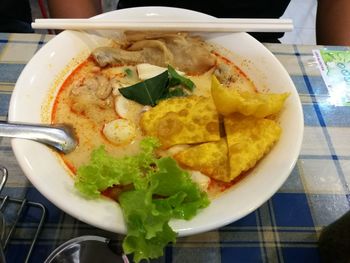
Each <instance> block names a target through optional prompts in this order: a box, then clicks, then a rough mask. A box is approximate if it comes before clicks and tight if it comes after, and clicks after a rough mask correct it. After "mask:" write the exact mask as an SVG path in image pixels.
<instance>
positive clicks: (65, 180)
mask: <svg viewBox="0 0 350 263" xmlns="http://www.w3.org/2000/svg"><path fill="white" fill-rule="evenodd" d="M164 17H165V18H169V19H183V18H186V19H200V18H204V19H215V18H213V17H210V16H208V15H205V14H201V13H198V12H194V11H189V10H184V9H178V8H165V7H141V8H130V9H122V10H117V11H113V12H109V13H105V14H103V15H100V16H98V17H96V18H94V19H99V18H104V19H112V18H138V19H141V18H143V19H162V18H164ZM100 33H101V32H100ZM104 33H106V34H107V33H108V34H109V33H110V32H104ZM104 33H103V34H104ZM203 37H204V38H205V39H206V40H208V41H211V42H215V43H218V44H220V45H221V46H223V47H225V48H227V49H229V50H231V51H232V52H230V53H229V54H228V55H229V56H230V58H231V59H232V60H233V61H234V62H235V63H236V64H237V65H238V66H239V67H240V68H241V69H242V70H243V71H244V72H245V73H246V74H247V75H248V76H249V77H250V78H251V79H252V80H253V81H254V83H255V84H256V86H257V88H258V89H259V90H263V89H264V90H265V89H268V90H269V91H270V92H276V93H279V92H290V96H289V98H288V99H287V101H286V104H285V109H284V110H283V112H282V113H281V116H280V119H279V121H280V123H281V126H282V128H283V133H282V137H281V139H280V141H279V142H278V143H277V144H276V145H275V147H274V148H273V150H272V151H271V152H270V153H269V154H268V155H267V156H266V157H265V158H264V159H263V160H262V161H261V162H259V164H258V165H257V166H256V167H255V168H254V169H253V170H252V171H251V172H250V174H249V175H248V176H246V177H245V178H244V179H243V180H241V181H240V182H239V183H238V184H236V185H234V186H233V187H232V188H231V189H229V190H228V191H227V192H225V193H224V194H222V195H221V196H220V197H218V198H217V199H215V200H213V201H212V202H211V204H210V206H209V207H208V208H206V209H204V210H202V211H201V212H200V213H199V214H198V215H197V216H196V217H195V218H193V219H192V220H190V221H184V220H173V221H171V222H170V225H171V226H172V228H173V229H174V230H175V231H177V232H178V233H179V235H182V236H184V235H190V234H195V233H200V232H204V231H208V230H211V229H215V228H218V227H221V226H223V225H226V224H229V223H231V222H233V221H235V220H238V219H240V218H242V217H244V216H245V215H247V214H249V213H251V212H253V211H254V210H255V209H257V208H258V207H259V206H260V205H262V204H263V203H264V202H266V201H267V200H268V199H269V198H270V197H271V196H272V195H273V194H274V193H275V192H276V191H277V190H278V189H279V188H280V187H281V185H282V184H283V183H284V182H285V180H286V179H287V177H288V176H289V174H290V172H291V170H292V169H293V167H294V165H295V163H296V160H297V158H298V155H299V151H300V147H301V142H302V136H303V114H302V108H301V104H300V100H299V96H298V93H297V91H296V89H295V87H294V85H293V82H292V80H291V78H290V77H289V75H288V73H287V72H286V70H285V69H284V68H283V66H282V65H281V63H280V62H279V61H278V60H277V59H276V57H275V56H274V55H273V54H272V53H271V52H270V51H269V50H267V49H266V48H265V47H264V46H263V45H262V44H261V43H259V42H258V41H256V40H255V39H254V38H252V37H251V36H250V35H248V34H246V33H233V34H204V35H203ZM104 42H106V40H105V39H104V38H100V37H96V36H95V35H89V34H87V33H81V32H73V31H64V32H62V33H61V34H59V35H58V36H56V37H55V38H53V39H52V40H51V41H49V42H48V43H47V44H46V45H45V46H43V47H42V48H41V49H40V50H39V51H38V52H37V53H36V54H35V56H34V57H33V58H32V59H31V61H30V62H29V63H28V64H27V65H26V67H25V68H24V70H23V72H22V73H21V75H20V77H19V79H18V81H17V83H16V86H15V89H14V92H13V95H12V98H11V102H10V110H9V120H10V121H18V122H30V123H40V122H42V121H43V119H47V118H48V116H49V113H50V110H51V107H52V97H53V96H55V94H56V92H57V90H58V89H59V87H60V85H61V84H62V82H63V81H64V79H65V77H67V76H68V75H69V73H70V71H71V70H72V69H74V66H76V65H78V63H79V62H81V61H82V60H83V59H84V58H86V57H87V56H88V54H89V52H90V51H91V50H92V49H93V48H94V47H96V46H99V45H102V44H103V43H104ZM50 96H51V97H50ZM48 98H49V99H48ZM50 98H51V99H50ZM48 101H49V102H50V101H51V103H48ZM12 147H13V150H14V153H15V156H16V158H17V160H18V162H19V164H20V166H21V168H22V169H23V171H24V173H25V174H26V176H27V177H28V179H29V180H30V181H31V182H32V184H33V185H34V186H35V187H36V188H37V189H38V190H39V191H40V192H41V193H42V194H43V195H44V196H45V197H46V198H47V199H49V200H50V201H51V202H52V203H54V204H55V205H56V206H58V207H59V208H60V209H62V210H63V211H65V212H66V213H68V214H70V215H72V216H73V217H76V218H77V219H79V220H81V221H83V222H86V223H88V224H91V225H94V226H96V227H98V228H102V229H105V230H109V231H113V232H118V233H125V232H126V226H125V224H124V220H123V216H122V212H121V210H120V208H119V206H118V204H117V203H116V202H113V201H109V200H106V199H102V198H101V199H98V200H87V199H84V198H83V197H81V196H80V195H79V193H78V192H77V190H76V189H75V188H74V184H73V179H72V178H71V176H70V175H69V173H68V172H67V170H66V168H65V167H64V166H63V165H62V163H61V161H60V159H59V158H58V156H57V154H56V153H54V152H53V151H52V150H50V149H48V148H47V147H46V146H43V145H41V144H39V143H36V142H31V141H26V140H21V139H13V141H12Z"/></svg>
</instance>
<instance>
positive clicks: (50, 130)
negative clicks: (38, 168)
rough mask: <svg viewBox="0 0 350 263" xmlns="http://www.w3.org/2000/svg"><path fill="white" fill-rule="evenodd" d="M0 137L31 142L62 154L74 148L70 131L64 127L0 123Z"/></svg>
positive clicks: (74, 143)
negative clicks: (46, 146) (52, 148)
mask: <svg viewBox="0 0 350 263" xmlns="http://www.w3.org/2000/svg"><path fill="white" fill-rule="evenodd" d="M0 137H10V138H21V139H28V140H33V141H37V142H40V143H43V144H45V145H48V146H51V147H54V148H55V149H58V150H59V151H62V152H64V153H67V151H68V152H69V151H70V149H71V148H72V147H73V145H74V147H75V146H76V142H75V140H74V138H72V135H71V131H70V130H69V129H68V128H67V127H64V126H54V125H37V124H35V125H33V124H23V123H8V122H0Z"/></svg>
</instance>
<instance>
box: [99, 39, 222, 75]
mask: <svg viewBox="0 0 350 263" xmlns="http://www.w3.org/2000/svg"><path fill="white" fill-rule="evenodd" d="M126 39H127V40H128V41H130V42H129V43H128V44H127V45H125V47H124V48H123V49H122V48H121V47H117V48H111V47H102V48H97V49H96V50H94V51H93V53H92V55H93V57H94V59H95V60H96V62H97V63H98V64H99V65H100V66H101V67H104V66H106V65H109V64H111V65H115V64H123V63H127V64H139V63H149V64H153V65H157V66H161V67H166V66H167V65H168V64H170V65H172V66H173V67H175V68H176V69H178V70H181V71H184V72H186V73H188V74H201V73H204V72H206V71H208V70H209V69H210V68H212V67H213V66H215V64H216V57H215V56H214V55H213V54H212V53H211V50H210V47H209V45H207V44H206V43H205V42H204V41H203V40H201V39H200V38H198V37H190V36H187V35H186V34H170V33H169V34H161V33H153V34H150V35H147V34H146V33H140V32H139V33H134V34H129V35H127V37H126Z"/></svg>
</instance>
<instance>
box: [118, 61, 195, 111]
mask: <svg viewBox="0 0 350 263" xmlns="http://www.w3.org/2000/svg"><path fill="white" fill-rule="evenodd" d="M184 88H185V89H187V90H189V91H193V90H194V88H195V85H194V83H193V82H192V81H191V80H190V79H188V78H185V77H183V76H181V75H179V74H178V73H177V72H176V70H175V69H174V68H173V67H171V66H170V65H168V70H166V71H164V72H163V73H161V74H159V75H157V76H155V77H153V78H150V79H146V80H144V81H142V82H139V83H136V84H135V85H131V86H129V87H125V88H120V89H119V91H120V93H121V94H122V95H123V96H124V97H125V98H127V99H129V100H133V101H136V102H138V103H140V104H142V105H151V106H155V105H156V104H157V103H158V102H159V101H160V100H162V99H167V98H171V97H178V96H185V95H186V93H185V91H184Z"/></svg>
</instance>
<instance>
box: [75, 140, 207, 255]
mask: <svg viewBox="0 0 350 263" xmlns="http://www.w3.org/2000/svg"><path fill="white" fill-rule="evenodd" d="M157 147H159V143H158V140H156V139H154V138H146V139H144V140H143V141H142V142H141V144H140V148H141V152H140V153H139V154H138V155H135V156H128V157H124V158H118V159H116V158H114V157H112V156H110V155H108V154H107V153H106V151H105V150H104V148H103V147H100V148H98V149H96V150H95V151H94V152H93V154H92V156H91V161H90V163H89V164H87V165H85V166H82V167H80V168H79V169H78V173H77V179H76V182H75V185H76V187H77V189H78V190H79V191H80V192H81V193H82V194H84V195H85V196H87V197H89V198H96V197H98V196H100V193H101V192H102V191H104V190H105V189H107V188H109V187H112V186H115V185H130V184H133V188H131V189H130V187H129V188H128V189H129V190H126V191H124V192H122V193H121V194H120V195H119V199H118V201H119V204H120V206H121V209H122V211H123V215H124V219H125V222H126V225H127V228H128V233H127V236H126V237H125V239H124V241H123V250H124V253H126V254H131V253H133V254H134V260H135V261H136V262H139V261H140V260H142V259H152V258H158V257H160V256H162V255H163V250H164V247H165V246H166V245H167V244H168V243H169V242H175V241H176V233H175V232H174V231H173V230H172V229H171V228H170V226H169V221H170V219H171V218H179V219H186V220H188V219H191V218H192V217H193V216H195V215H196V214H197V213H198V210H199V209H201V208H204V207H206V206H208V205H209V199H208V196H207V194H206V193H205V192H202V191H201V190H200V188H199V187H198V185H197V184H196V183H194V182H193V181H192V180H191V178H190V175H189V174H188V172H186V171H184V170H182V169H181V168H180V167H179V166H178V165H177V163H176V161H175V160H174V159H172V158H170V157H164V158H160V159H158V158H157V157H156V156H155V154H154V150H155V149H156V148H157Z"/></svg>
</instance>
